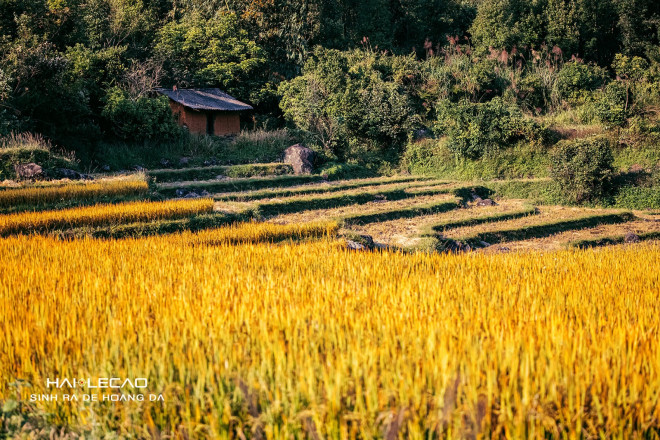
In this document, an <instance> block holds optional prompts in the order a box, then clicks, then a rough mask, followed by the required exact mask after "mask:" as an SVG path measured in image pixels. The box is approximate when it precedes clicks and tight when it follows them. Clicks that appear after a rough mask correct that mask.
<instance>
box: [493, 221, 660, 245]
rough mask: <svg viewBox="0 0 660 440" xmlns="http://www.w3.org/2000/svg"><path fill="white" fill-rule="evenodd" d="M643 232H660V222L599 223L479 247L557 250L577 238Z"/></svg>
mask: <svg viewBox="0 0 660 440" xmlns="http://www.w3.org/2000/svg"><path fill="white" fill-rule="evenodd" d="M629 232H631V233H633V234H644V233H648V232H660V223H659V222H653V221H645V220H637V221H631V222H626V223H623V224H614V225H600V226H597V227H595V228H585V229H575V230H570V231H565V232H561V233H558V234H555V235H552V236H550V237H543V238H532V239H528V240H521V241H510V242H507V243H501V244H495V245H492V246H489V247H486V248H483V249H481V250H480V251H481V252H486V253H492V252H502V251H503V250H506V251H531V250H534V251H538V250H544V251H549V250H557V249H563V248H566V246H568V245H569V244H570V243H571V242H574V241H579V240H594V239H599V238H605V237H611V236H617V235H625V234H627V233H629Z"/></svg>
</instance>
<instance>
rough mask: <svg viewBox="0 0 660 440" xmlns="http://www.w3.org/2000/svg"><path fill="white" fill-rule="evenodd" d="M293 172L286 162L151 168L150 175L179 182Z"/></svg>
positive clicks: (159, 181)
mask: <svg viewBox="0 0 660 440" xmlns="http://www.w3.org/2000/svg"><path fill="white" fill-rule="evenodd" d="M283 174H293V168H292V167H291V165H289V164H284V163H262V164H247V165H233V166H226V165H224V166H206V167H192V168H182V169H158V170H150V171H149V175H150V176H151V177H153V178H154V179H155V181H156V182H158V183H162V182H177V181H190V180H209V179H215V178H216V177H217V176H218V175H220V176H225V177H230V178H244V177H256V176H269V175H270V176H281V175H283Z"/></svg>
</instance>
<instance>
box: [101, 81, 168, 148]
mask: <svg viewBox="0 0 660 440" xmlns="http://www.w3.org/2000/svg"><path fill="white" fill-rule="evenodd" d="M102 115H103V117H104V118H105V119H106V120H107V121H108V122H109V124H110V126H111V127H112V131H113V132H114V134H115V135H116V136H117V137H118V138H120V139H122V140H133V141H144V140H148V139H173V138H175V137H177V136H178V135H179V134H180V132H181V131H180V128H179V127H178V126H177V124H176V122H175V121H174V117H173V116H172V110H171V109H170V106H169V102H168V99H167V98H166V97H164V96H160V97H158V98H148V97H140V98H137V99H133V98H131V97H130V96H129V95H128V93H126V92H125V91H123V90H121V89H119V88H116V87H115V88H113V89H111V90H110V91H109V92H108V95H107V97H106V105H105V107H104V108H103V112H102Z"/></svg>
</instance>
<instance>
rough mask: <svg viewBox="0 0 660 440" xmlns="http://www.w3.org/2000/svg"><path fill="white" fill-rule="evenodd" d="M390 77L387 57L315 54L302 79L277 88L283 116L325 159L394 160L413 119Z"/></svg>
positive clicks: (329, 52)
mask: <svg viewBox="0 0 660 440" xmlns="http://www.w3.org/2000/svg"><path fill="white" fill-rule="evenodd" d="M392 73H393V69H392V57H388V56H384V55H381V54H378V53H376V52H373V51H368V50H354V51H350V52H340V51H337V50H328V49H322V48H317V49H316V50H315V52H314V56H313V57H311V58H310V59H309V60H308V61H307V63H306V64H305V67H304V69H303V74H302V75H301V76H299V77H297V78H294V79H293V80H291V81H288V82H285V83H283V84H282V85H281V86H280V93H281V94H282V101H281V106H282V110H283V112H284V114H285V116H286V117H287V118H288V119H289V120H290V121H291V122H293V123H294V124H295V125H296V126H297V127H298V128H300V129H302V130H305V131H307V132H309V133H310V134H311V135H312V136H313V137H314V138H315V139H316V140H317V142H318V143H319V144H320V145H322V146H323V147H324V148H325V149H326V151H327V152H328V153H331V154H336V155H338V156H339V157H341V158H342V159H351V160H358V161H362V162H372V163H376V162H379V161H383V160H390V161H391V160H395V159H396V158H397V157H398V154H399V153H400V152H401V149H402V148H403V146H404V144H405V141H406V139H407V136H408V134H409V133H410V132H411V130H412V129H413V128H414V126H415V124H416V123H417V117H416V116H415V115H414V112H413V109H412V105H411V103H410V99H409V96H408V95H407V94H406V93H405V90H404V88H403V87H402V86H401V84H399V83H398V82H397V81H396V79H395V78H396V75H392Z"/></svg>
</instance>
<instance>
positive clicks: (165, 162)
mask: <svg viewBox="0 0 660 440" xmlns="http://www.w3.org/2000/svg"><path fill="white" fill-rule="evenodd" d="M160 166H162V167H163V168H168V167H171V166H172V162H171V161H170V160H169V159H165V158H163V159H161V160H160Z"/></svg>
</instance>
